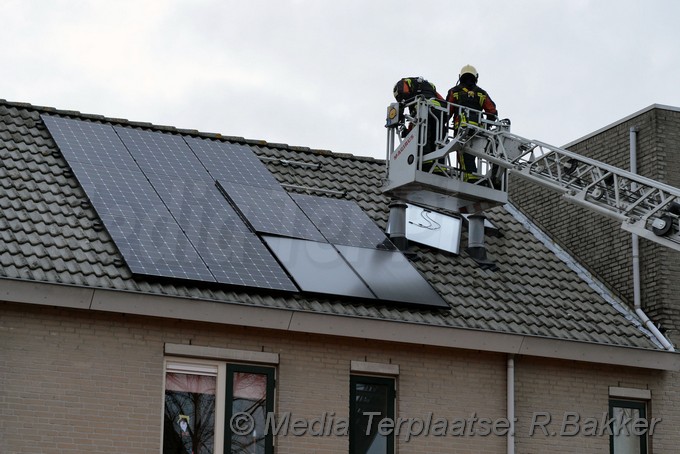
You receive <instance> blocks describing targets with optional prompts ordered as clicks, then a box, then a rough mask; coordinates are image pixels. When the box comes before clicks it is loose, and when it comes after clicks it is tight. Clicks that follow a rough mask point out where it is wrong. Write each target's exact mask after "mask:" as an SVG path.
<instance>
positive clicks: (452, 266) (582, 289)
mask: <svg viewBox="0 0 680 454" xmlns="http://www.w3.org/2000/svg"><path fill="white" fill-rule="evenodd" d="M41 113H51V114H59V115H64V116H69V117H73V118H80V119H84V120H93V121H101V122H107V123H113V124H124V125H126V126H130V127H141V128H147V129H153V130H156V131H163V132H167V133H171V134H182V135H192V136H202V137H213V138H221V139H222V140H227V141H231V142H237V143H246V144H248V145H249V146H250V147H251V148H252V150H253V151H254V152H255V153H256V154H257V155H258V156H259V157H260V158H261V159H262V160H263V162H265V163H266V165H267V167H268V168H269V170H270V171H272V172H273V173H274V175H275V176H276V178H277V179H278V180H279V182H281V183H283V184H285V185H290V186H287V187H288V188H289V190H291V191H300V190H299V189H293V188H292V187H293V186H296V187H297V186H301V187H312V188H319V189H323V190H325V191H330V192H326V193H325V195H328V196H335V197H338V196H340V195H339V194H344V195H343V197H345V198H347V199H351V200H354V201H355V202H356V203H358V204H359V206H361V208H362V209H363V210H364V211H365V212H366V213H367V214H368V215H369V216H370V217H372V218H373V219H374V220H375V221H376V223H377V224H378V225H379V226H380V227H382V228H384V227H385V225H386V222H387V217H388V202H389V200H388V199H387V198H386V197H385V196H383V195H382V193H381V192H380V189H379V188H380V186H381V178H382V177H383V174H384V162H383V161H381V160H377V159H372V158H364V157H356V156H351V155H343V154H335V153H331V152H329V151H321V150H310V149H308V148H302V147H291V146H288V145H284V144H272V143H265V142H261V141H253V140H245V139H242V138H238V137H223V136H219V135H215V134H201V133H198V132H197V131H187V130H179V129H175V128H169V127H161V126H153V125H150V124H141V123H133V122H128V121H126V120H120V119H110V118H104V117H101V116H93V115H85V114H80V113H78V112H67V111H58V110H55V109H50V108H43V107H35V106H31V105H27V104H18V103H9V102H6V101H0V160H1V161H2V166H0V213H1V215H0V277H2V278H9V279H23V280H32V281H40V282H49V283H59V284H66V285H77V286H87V287H94V288H106V289H115V290H122V291H131V292H142V293H149V294H162V295H171V296H179V297H190V298H193V299H205V300H212V301H223V302H227V303H228V302H233V301H239V302H240V303H243V304H249V305H254V306H265V307H276V308H286V309H290V310H299V311H315V312H321V313H327V314H338V315H343V316H354V317H369V318H378V319H382V320H394V321H399V322H408V323H418V324H428V325H436V326H449V327H461V328H468V329H477V330H490V331H497V332H505V333H514V334H522V335H529V336H541V337H548V338H557V339H566V340H575V341H584V342H594V343H602V344H610V345H620V346H629V347H638V348H646V349H657V348H658V347H657V346H656V345H655V344H654V343H653V342H652V340H651V339H650V337H649V336H648V335H647V334H646V333H645V332H643V331H641V330H640V329H639V324H638V323H637V321H636V320H635V318H634V316H631V315H630V314H624V313H622V311H621V310H620V308H619V309H617V308H616V307H614V305H613V304H611V303H610V302H607V301H606V300H605V299H603V298H602V297H601V296H600V295H599V294H598V293H597V292H596V291H595V290H593V289H592V288H591V287H590V286H589V285H588V284H587V283H586V282H585V281H584V280H583V279H582V278H581V277H579V275H578V274H577V273H576V272H575V271H573V270H572V269H570V268H569V267H568V266H567V265H566V264H565V263H564V262H563V261H562V260H561V259H560V258H558V257H557V256H556V255H555V254H554V253H553V252H551V251H550V250H549V249H548V248H547V247H546V246H545V245H544V244H543V243H542V242H541V241H539V240H538V239H537V238H536V237H535V236H533V235H532V234H531V233H530V232H529V231H528V230H527V229H526V228H525V227H524V226H523V225H522V223H520V222H519V221H518V220H517V219H516V218H515V217H514V216H513V215H512V214H510V213H509V212H508V211H507V210H506V209H504V208H500V207H499V208H495V209H493V210H491V211H489V212H487V216H488V217H489V219H490V220H491V221H492V222H493V223H494V224H495V225H496V226H497V227H498V228H499V231H500V235H498V236H489V237H487V249H488V253H489V255H490V256H491V257H492V258H493V259H494V260H495V262H496V263H497V265H498V269H497V270H495V271H490V270H484V269H482V268H480V267H479V266H478V265H477V264H476V263H475V262H474V261H473V260H472V259H471V258H470V257H468V256H467V254H466V253H465V252H462V253H461V255H459V256H455V255H452V254H449V253H446V252H442V251H438V250H433V249H430V248H427V247H419V246H417V245H412V247H411V248H412V250H413V251H414V252H416V253H417V256H418V257H419V260H418V261H415V262H414V265H415V266H416V267H417V268H418V270H420V272H421V273H422V274H423V275H424V276H425V277H426V278H427V279H428V280H429V281H430V282H431V284H432V285H433V286H434V287H435V288H436V289H437V290H438V291H439V293H440V294H441V295H442V297H443V298H444V299H445V300H446V301H447V302H448V303H449V305H450V309H449V310H445V311H428V310H412V309H408V308H403V307H394V306H389V305H375V304H357V303H356V302H353V303H350V302H347V301H343V300H342V299H341V298H338V297H328V298H321V297H309V296H308V295H304V294H292V295H287V296H286V295H284V296H281V294H271V293H268V292H266V291H264V290H262V291H257V290H243V289H239V290H234V289H233V288H228V287H216V286H215V285H201V284H187V283H186V282H182V281H171V282H168V281H163V282H162V281H158V280H153V279H151V278H144V277H140V276H137V275H133V274H131V273H130V271H129V269H128V268H127V267H126V265H125V262H124V261H123V259H122V257H121V255H120V254H119V253H118V251H117V249H116V245H115V244H114V242H113V241H112V240H111V238H110V236H109V235H108V233H107V232H106V231H105V230H104V229H103V228H102V227H101V223H100V222H99V221H98V217H97V213H96V212H95V211H94V210H93V209H92V208H91V207H90V206H89V204H88V203H87V199H86V197H85V193H84V191H83V189H82V188H81V187H80V186H79V184H78V182H77V180H76V179H75V178H74V177H73V175H72V174H71V173H70V171H69V168H68V165H67V163H66V161H65V160H64V158H63V156H62V155H61V153H60V152H59V149H58V148H57V146H56V144H55V143H54V141H53V140H52V138H51V136H50V134H49V132H48V131H47V129H46V127H45V125H44V124H43V123H42V120H41V119H40V114H41ZM287 161H296V162H304V163H309V164H312V165H309V166H300V165H295V164H291V163H290V162H287ZM316 195H324V194H323V193H317V194H316ZM464 241H465V237H464Z"/></svg>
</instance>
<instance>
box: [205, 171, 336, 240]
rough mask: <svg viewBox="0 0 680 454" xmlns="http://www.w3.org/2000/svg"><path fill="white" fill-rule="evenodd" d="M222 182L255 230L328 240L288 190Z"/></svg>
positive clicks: (227, 192)
mask: <svg viewBox="0 0 680 454" xmlns="http://www.w3.org/2000/svg"><path fill="white" fill-rule="evenodd" d="M219 184H220V186H221V187H222V188H223V189H224V191H225V192H226V194H227V195H228V197H229V198H230V199H231V201H232V202H233V203H234V204H235V205H236V207H237V208H238V210H239V211H240V212H241V213H242V214H243V216H244V217H245V218H246V219H247V220H248V222H250V224H251V225H252V226H253V228H254V229H255V231H256V232H258V233H269V234H273V235H281V236H287V237H291V238H299V239H304V240H313V241H323V242H325V239H324V237H323V235H321V233H320V232H319V230H318V229H317V228H316V227H315V226H314V224H312V222H311V221H310V220H309V218H307V216H306V215H305V214H304V213H303V212H302V210H301V209H300V207H298V206H297V204H296V203H295V202H294V201H293V199H291V198H290V196H289V195H288V193H287V192H285V191H279V190H275V189H267V188H258V187H254V186H246V185H243V184H238V183H229V182H222V181H219Z"/></svg>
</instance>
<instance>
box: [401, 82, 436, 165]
mask: <svg viewBox="0 0 680 454" xmlns="http://www.w3.org/2000/svg"><path fill="white" fill-rule="evenodd" d="M418 95H422V96H423V97H424V98H425V99H427V100H428V102H429V103H430V105H431V106H433V107H434V106H436V107H444V106H445V99H444V97H443V96H442V95H440V94H439V93H438V92H437V88H436V87H435V86H434V84H433V83H431V82H428V81H427V80H425V79H423V78H422V77H405V78H403V79H400V80H399V82H397V83H396V84H395V86H394V98H395V99H396V100H397V101H399V102H400V103H401V102H403V103H407V104H408V103H409V102H411V101H413V100H414V98H415V97H416V96H418ZM412 109H413V107H411V114H412V115H415V112H414V111H413V110H412ZM447 120H448V119H447V118H446V111H445V110H441V109H436V108H430V113H429V118H428V128H427V142H426V143H425V148H424V149H423V154H427V153H429V152H431V151H434V150H435V146H436V145H435V143H436V140H437V124H438V125H439V131H441V132H440V138H443V134H444V130H445V129H444V128H445V126H446V122H447ZM412 127H413V125H409V130H410V129H411V128H412ZM444 161H445V160H441V163H442V164H443V163H444ZM432 164H434V162H433V161H428V162H424V163H423V166H422V170H423V171H425V172H427V171H429V170H430V168H431V167H432Z"/></svg>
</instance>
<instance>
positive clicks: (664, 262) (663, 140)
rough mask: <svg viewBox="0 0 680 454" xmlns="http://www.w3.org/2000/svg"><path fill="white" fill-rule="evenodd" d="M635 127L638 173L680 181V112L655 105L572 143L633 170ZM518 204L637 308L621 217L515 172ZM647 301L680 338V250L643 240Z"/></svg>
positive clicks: (676, 183) (675, 183) (673, 182)
mask: <svg viewBox="0 0 680 454" xmlns="http://www.w3.org/2000/svg"><path fill="white" fill-rule="evenodd" d="M631 128H636V129H637V131H638V132H637V153H638V163H637V167H638V173H639V174H641V175H643V176H645V177H648V178H652V179H655V180H657V181H660V182H663V183H666V184H670V185H671V186H675V187H680V111H677V110H671V109H664V108H662V107H656V108H653V109H649V110H645V111H643V112H641V113H640V114H638V115H634V116H632V117H629V118H627V119H626V120H624V121H621V122H619V123H617V124H615V125H613V126H611V127H608V128H605V129H603V130H601V131H599V132H597V133H595V134H593V135H591V136H588V137H586V138H585V139H582V140H580V141H578V142H577V143H574V144H572V145H571V146H569V149H570V150H572V151H575V152H577V153H579V154H582V155H584V156H587V157H590V158H594V159H597V160H599V161H602V162H605V163H607V164H611V165H614V166H617V167H620V168H622V169H626V170H628V169H630V129H631ZM510 199H511V201H512V203H514V204H515V205H516V206H518V207H519V208H520V209H521V210H522V211H524V212H525V213H526V214H527V215H528V216H529V217H530V218H531V219H532V220H533V221H534V222H535V223H536V224H537V225H539V226H540V227H541V228H542V229H543V230H544V231H545V232H547V233H548V234H549V235H550V236H551V237H552V238H554V239H555V241H556V242H557V243H558V244H560V245H561V246H562V247H563V248H565V249H566V250H567V251H569V252H570V253H571V254H572V255H573V256H575V257H576V258H577V259H578V260H579V261H580V262H581V263H582V264H583V265H584V266H586V267H587V268H588V269H589V271H591V272H592V273H593V274H594V275H595V276H597V277H599V278H600V279H601V280H602V281H603V282H604V283H605V284H606V285H607V286H608V287H609V288H610V289H611V290H612V291H613V292H614V293H616V294H618V295H619V296H620V297H621V298H623V299H624V300H625V301H626V302H628V303H629V304H630V305H631V306H632V303H633V284H632V251H631V247H632V243H631V236H630V234H629V233H627V232H625V231H623V230H621V228H620V224H619V223H618V222H617V221H613V220H610V219H608V218H605V217H603V216H602V215H599V214H595V213H592V212H590V211H588V210H586V209H584V208H581V207H577V206H575V205H572V204H570V203H568V202H565V201H563V200H561V199H560V196H559V195H557V194H556V193H553V192H550V191H548V190H546V189H544V188H541V187H538V186H536V185H533V184H530V183H526V182H524V181H522V180H521V179H518V178H516V177H515V178H513V179H512V181H511V184H510ZM640 274H641V299H642V306H643V308H644V309H645V311H646V312H647V313H648V315H649V317H650V318H651V319H652V320H653V321H655V322H657V323H661V326H662V329H665V330H668V333H667V334H668V337H669V338H670V339H671V340H672V341H673V342H674V343H679V342H680V299H679V297H678V295H680V279H679V278H680V260H678V253H677V252H675V251H672V250H669V249H668V248H665V247H662V246H659V245H657V244H655V243H652V242H650V241H647V240H645V239H640Z"/></svg>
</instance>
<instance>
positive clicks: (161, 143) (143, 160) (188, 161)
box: [114, 126, 210, 180]
mask: <svg viewBox="0 0 680 454" xmlns="http://www.w3.org/2000/svg"><path fill="white" fill-rule="evenodd" d="M114 129H115V131H116V133H117V134H118V136H119V137H120V139H121V140H122V141H123V144H124V145H125V147H126V148H127V149H128V150H129V151H130V154H132V156H133V157H134V158H135V160H136V161H137V164H138V165H139V167H140V168H141V169H142V171H143V172H144V173H145V174H147V175H149V174H152V173H155V174H163V175H168V176H171V177H173V178H177V177H179V178H181V179H188V180H209V179H210V175H209V174H208V172H207V171H206V169H205V167H204V166H203V164H201V162H200V161H199V160H198V158H197V157H196V155H194V153H193V151H191V149H190V148H189V146H188V145H187V144H186V142H184V139H183V138H182V137H181V136H176V135H172V134H164V133H160V132H154V131H145V130H141V129H132V128H125V127H122V126H114Z"/></svg>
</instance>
